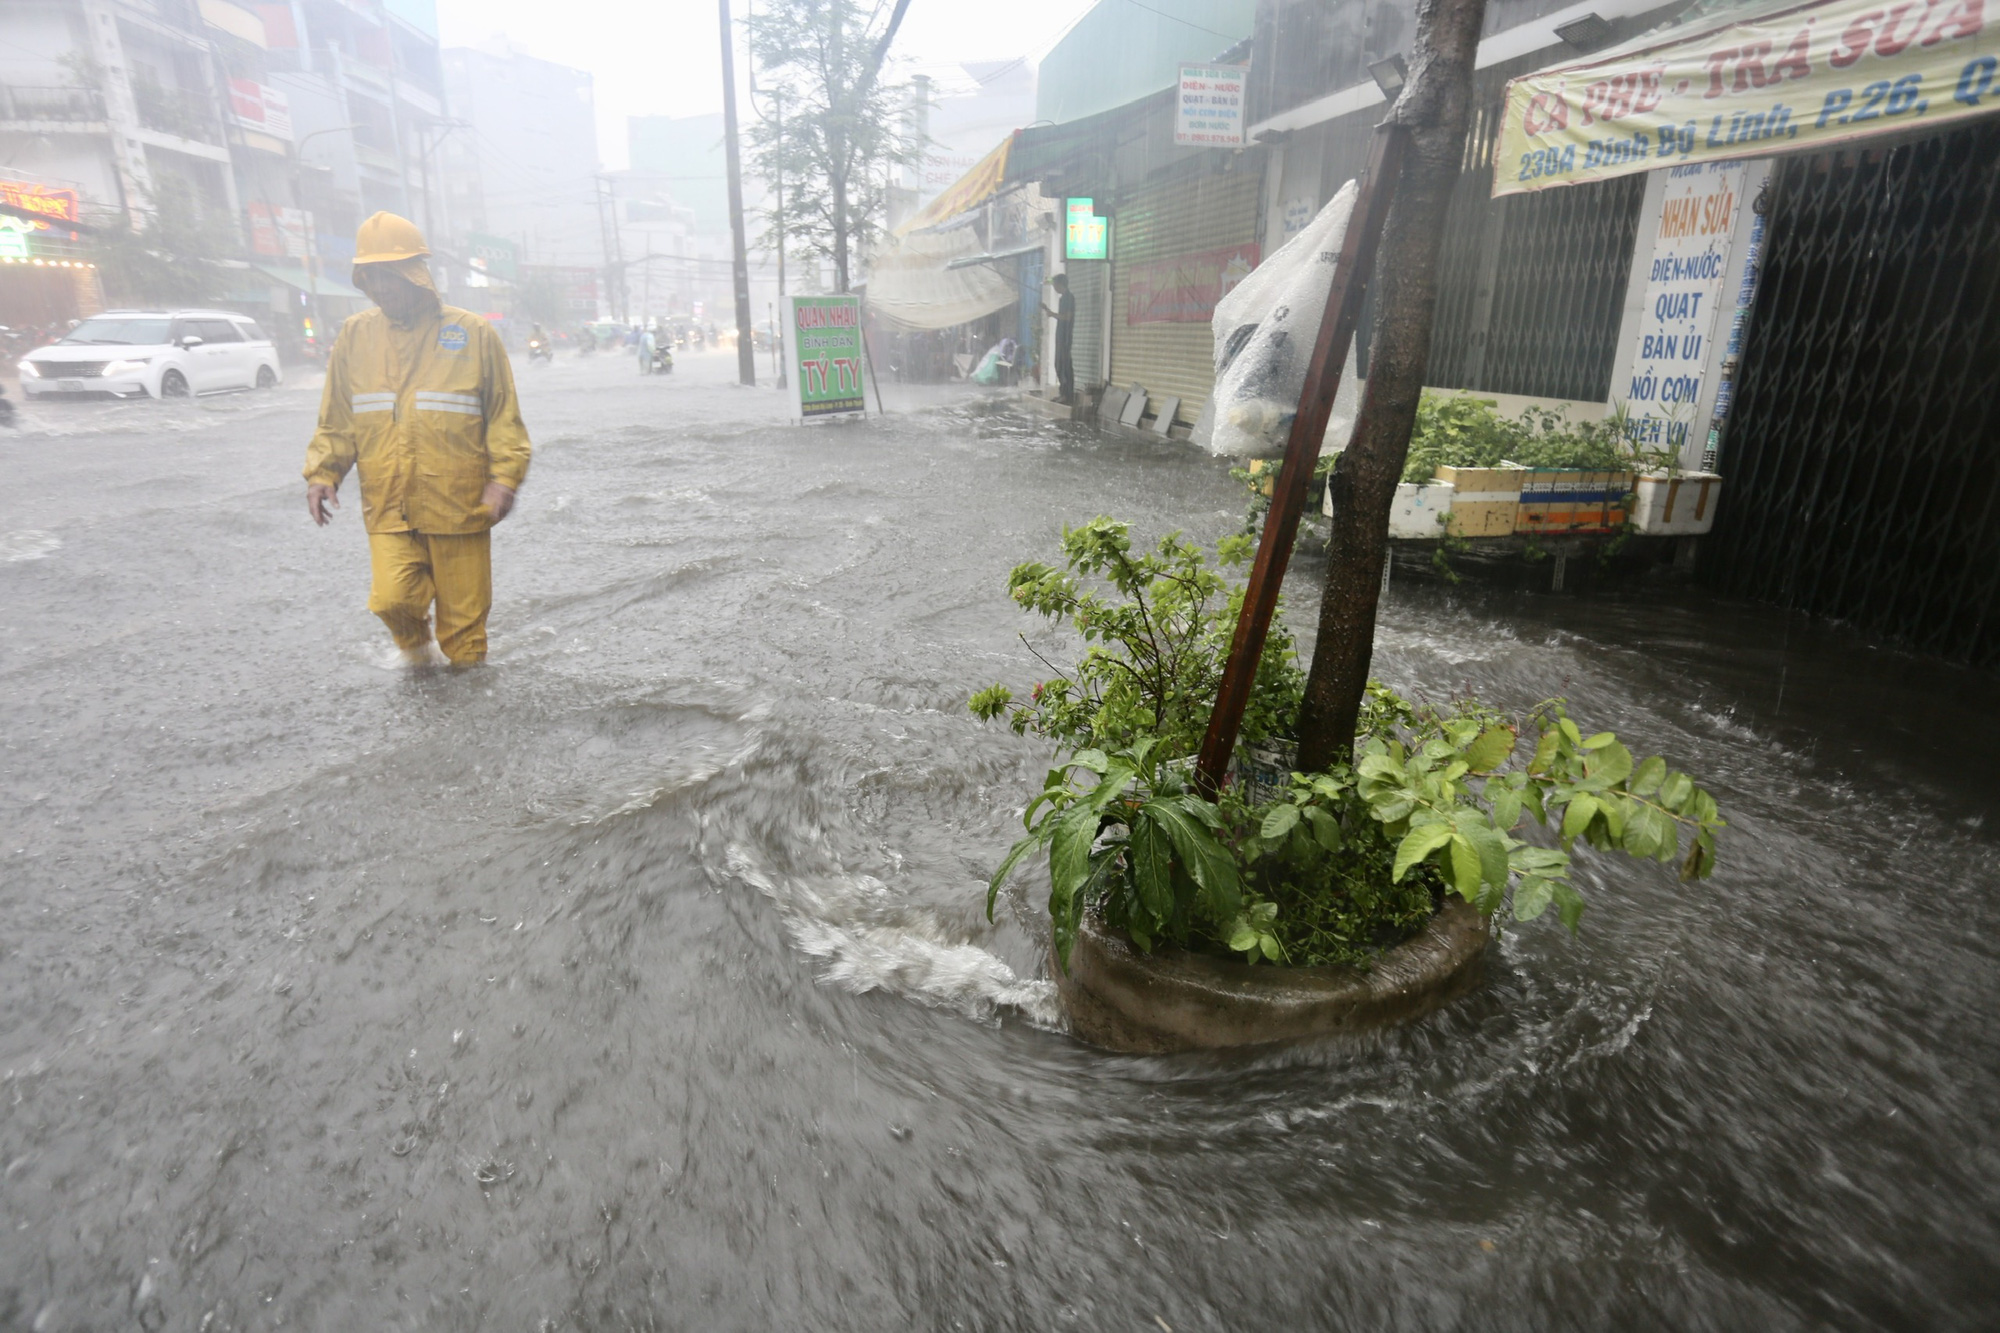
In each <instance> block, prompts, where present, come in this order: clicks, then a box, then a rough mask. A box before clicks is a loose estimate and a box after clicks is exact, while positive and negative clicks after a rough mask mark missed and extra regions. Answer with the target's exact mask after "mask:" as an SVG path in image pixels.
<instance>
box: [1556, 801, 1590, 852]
mask: <svg viewBox="0 0 2000 1333" xmlns="http://www.w3.org/2000/svg"><path fill="white" fill-rule="evenodd" d="M1596 817H1597V798H1596V797H1594V796H1574V797H1572V798H1570V803H1569V805H1568V806H1567V807H1565V808H1564V810H1563V822H1562V840H1563V845H1564V846H1568V845H1569V844H1570V843H1572V842H1574V841H1576V839H1577V837H1578V836H1579V835H1580V834H1582V832H1583V831H1584V830H1585V829H1587V828H1589V827H1590V821H1591V820H1593V819H1595V818H1596Z"/></svg>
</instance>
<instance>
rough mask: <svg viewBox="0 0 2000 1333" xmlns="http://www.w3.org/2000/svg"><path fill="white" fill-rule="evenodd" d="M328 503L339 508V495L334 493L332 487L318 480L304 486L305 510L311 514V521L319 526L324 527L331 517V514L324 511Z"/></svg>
mask: <svg viewBox="0 0 2000 1333" xmlns="http://www.w3.org/2000/svg"><path fill="white" fill-rule="evenodd" d="M328 505H332V506H333V507H334V508H335V509H338V508H340V497H339V496H338V495H336V494H335V493H334V488H333V487H331V486H323V485H321V484H320V483H318V482H312V483H310V484H309V485H308V486H307V487H306V512H307V513H308V514H311V515H312V521H313V522H315V523H317V524H319V525H320V526H321V527H325V526H326V525H327V523H328V521H329V520H331V519H332V518H333V515H332V514H329V513H327V512H326V507H327V506H328Z"/></svg>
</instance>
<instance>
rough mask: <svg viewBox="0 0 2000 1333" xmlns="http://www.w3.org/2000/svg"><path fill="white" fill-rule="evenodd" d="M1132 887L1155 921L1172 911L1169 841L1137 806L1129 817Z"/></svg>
mask: <svg viewBox="0 0 2000 1333" xmlns="http://www.w3.org/2000/svg"><path fill="white" fill-rule="evenodd" d="M1131 851H1132V890H1133V892H1134V893H1136V894H1137V895H1138V898H1139V902H1140V904H1141V905H1142V906H1144V907H1145V909H1146V911H1147V912H1149V913H1151V914H1152V917H1153V920H1154V921H1155V922H1159V923H1164V922H1166V921H1167V920H1169V919H1170V918H1171V917H1172V916H1173V912H1174V877H1173V876H1174V857H1173V844H1172V843H1171V842H1169V841H1168V838H1167V834H1166V830H1165V829H1162V828H1161V827H1160V825H1159V822H1158V821H1157V820H1155V819H1154V818H1153V817H1152V815H1151V813H1150V812H1149V811H1147V810H1146V809H1145V808H1144V807H1141V808H1140V810H1139V813H1138V814H1136V815H1134V816H1133V817H1132V845H1131Z"/></svg>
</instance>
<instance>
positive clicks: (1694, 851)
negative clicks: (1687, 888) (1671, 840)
mask: <svg viewBox="0 0 2000 1333" xmlns="http://www.w3.org/2000/svg"><path fill="white" fill-rule="evenodd" d="M1714 869H1715V835H1714V834H1712V833H1710V832H1709V831H1708V830H1707V829H1702V830H1701V831H1700V832H1698V833H1696V834H1695V835H1694V846H1692V847H1690V848H1688V854H1687V860H1685V861H1683V862H1682V863H1681V878H1682V879H1683V880H1686V881H1689V882H1692V881H1694V880H1698V879H1707V878H1708V876H1709V873H1710V872H1711V871H1713V870H1714Z"/></svg>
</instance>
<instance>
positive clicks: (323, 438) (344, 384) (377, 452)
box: [305, 305, 530, 536]
mask: <svg viewBox="0 0 2000 1333" xmlns="http://www.w3.org/2000/svg"><path fill="white" fill-rule="evenodd" d="M529 452H530V447H529V444H528V428H527V427H526V426H524V425H523V424H521V405H520V402H519V400H518V399H516V398H515V396H514V371H513V368H512V367H511V366H510V365H508V363H507V349H506V348H505V347H503V346H501V343H500V335H499V334H497V333H495V332H494V331H493V329H492V327H491V326H490V325H488V324H487V323H486V321H485V320H483V319H481V318H479V316H477V315H475V314H472V313H471V312H470V311H465V310H460V309H458V308H457V307H455V306H448V305H440V306H439V307H438V309H437V311H436V313H434V314H429V315H425V316H422V317H420V318H419V319H418V320H417V321H416V322H415V323H414V324H412V325H411V326H410V327H408V328H397V327H396V326H395V325H393V324H391V323H390V322H389V318H388V316H386V315H384V314H383V313H382V312H381V311H380V310H368V311H365V312H364V313H362V314H359V315H356V316H354V317H353V318H352V319H350V320H348V321H347V323H346V324H345V325H343V326H342V328H341V330H340V336H339V338H337V339H335V341H334V344H333V354H332V356H330V357H329V358H328V359H327V369H326V390H325V392H324V393H323V395H322V396H321V398H320V405H319V430H318V431H317V432H316V433H315V434H314V435H313V439H312V443H311V445H309V446H308V447H307V449H306V467H305V476H306V480H307V481H308V482H314V483H318V484H321V485H326V486H338V485H340V483H341V479H342V478H344V477H345V476H346V475H347V472H348V469H349V468H352V467H354V466H355V465H356V464H359V465H360V468H361V521H362V524H363V525H364V526H365V527H366V528H367V529H368V531H370V532H428V533H437V534H439V535H442V536H451V535H455V534H462V533H470V532H484V531H486V530H487V529H488V528H490V527H492V526H493V516H492V515H491V514H490V513H488V512H487V510H486V508H485V507H484V506H483V505H482V504H481V502H480V501H481V496H482V493H483V492H484V491H485V489H486V483H487V482H489V481H497V482H499V483H500V484H501V485H503V486H507V487H510V488H512V489H514V490H519V489H520V486H521V482H522V480H523V479H524V478H526V476H527V475H528V454H529Z"/></svg>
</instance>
